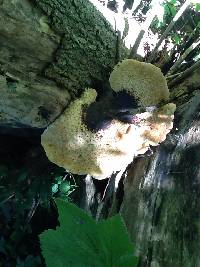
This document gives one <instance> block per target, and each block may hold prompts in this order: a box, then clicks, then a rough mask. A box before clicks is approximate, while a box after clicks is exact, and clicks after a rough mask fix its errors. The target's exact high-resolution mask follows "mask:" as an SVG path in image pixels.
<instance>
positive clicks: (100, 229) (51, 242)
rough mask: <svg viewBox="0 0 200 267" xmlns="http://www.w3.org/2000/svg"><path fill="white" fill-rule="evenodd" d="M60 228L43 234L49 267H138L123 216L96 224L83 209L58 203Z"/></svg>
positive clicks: (44, 253)
mask: <svg viewBox="0 0 200 267" xmlns="http://www.w3.org/2000/svg"><path fill="white" fill-rule="evenodd" d="M56 204H57V207H58V211H59V222H60V227H57V229H56V230H47V231H45V232H44V233H42V234H41V235H40V242H41V248H42V253H43V256H44V258H45V261H46V266H47V267H55V266H56V267H65V266H70V267H86V266H87V267H130V266H131V267H134V266H136V265H135V264H136V258H135V257H134V256H133V245H132V243H131V242H130V240H129V238H128V235H127V232H126V228H125V225H124V224H123V222H122V219H121V217H120V216H119V215H117V216H115V217H112V218H110V219H108V220H106V221H103V222H100V223H96V222H95V221H94V220H93V219H92V218H91V217H89V216H88V215H87V214H86V213H85V212H84V211H83V210H81V209H79V208H78V207H77V206H75V205H74V204H72V203H67V202H65V201H63V200H57V201H56Z"/></svg>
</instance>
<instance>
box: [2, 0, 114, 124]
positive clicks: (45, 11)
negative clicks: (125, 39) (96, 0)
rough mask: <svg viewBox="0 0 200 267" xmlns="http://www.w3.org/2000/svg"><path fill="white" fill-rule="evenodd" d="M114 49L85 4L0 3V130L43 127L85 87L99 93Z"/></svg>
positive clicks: (108, 32)
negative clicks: (96, 89) (95, 89)
mask: <svg viewBox="0 0 200 267" xmlns="http://www.w3.org/2000/svg"><path fill="white" fill-rule="evenodd" d="M116 44H117V36H116V34H115V32H114V31H113V29H112V27H111V26H110V25H109V23H107V22H106V20H105V18H104V17H103V16H102V15H101V13H100V12H98V11H97V10H96V9H95V8H94V6H93V5H92V4H91V3H90V2H89V1H75V0H69V1H64V0H63V1H59V0H51V1H45V0H43V1H38V0H18V1H6V0H2V1H0V93H1V98H0V107H1V109H0V127H1V128H2V127H3V128H4V129H5V127H7V128H9V127H21V128H22V127H35V128H44V127H46V126H47V125H48V124H49V123H50V122H52V121H53V120H54V119H55V118H56V117H57V116H59V114H60V113H61V112H62V110H63V109H64V108H65V107H66V106H67V105H68V103H69V101H70V99H71V98H73V97H74V96H75V95H78V94H80V93H81V92H82V91H83V90H84V88H85V87H94V86H95V87H101V85H102V84H103V83H104V82H105V81H106V79H107V78H108V75H109V72H110V70H111V68H112V67H113V66H114V64H115V56H116Z"/></svg>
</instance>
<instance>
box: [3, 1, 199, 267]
mask: <svg viewBox="0 0 200 267" xmlns="http://www.w3.org/2000/svg"><path fill="white" fill-rule="evenodd" d="M0 7H1V8H0V93H1V98H0V132H3V133H7V132H12V133H13V128H20V129H26V128H31V129H44V128H45V127H46V126H47V125H48V124H49V123H51V122H52V121H54V120H55V119H56V117H57V116H59V115H60V114H61V113H62V111H63V109H64V108H65V107H66V106H67V105H68V104H69V102H70V101H71V99H73V98H74V97H75V96H77V95H79V94H80V93H81V92H82V91H83V90H84V88H85V87H93V86H94V88H96V89H99V90H100V91H101V90H104V88H105V87H104V86H105V84H106V80H107V79H108V77H109V73H110V70H111V69H112V67H113V66H114V65H115V63H116V56H117V53H116V50H117V49H116V48H117V47H116V46H117V37H116V34H115V32H114V31H113V29H112V28H111V26H110V25H109V24H108V23H107V22H106V20H105V19H104V17H103V16H102V15H101V14H100V13H99V12H97V11H96V10H95V8H94V7H93V5H92V4H91V3H90V2H89V1H86V0H67V1H66V0H16V1H7V0H0ZM199 74H200V72H196V73H194V75H193V76H192V77H190V78H189V79H187V80H186V81H185V82H183V83H182V84H181V85H179V86H177V87H175V88H172V94H171V95H172V98H173V99H174V101H175V102H176V103H177V104H178V108H177V112H176V114H175V126H174V130H173V132H171V133H170V134H169V135H168V137H167V140H166V141H165V143H163V144H162V145H160V146H159V147H158V148H157V149H155V152H154V154H153V155H152V156H151V157H143V158H137V159H135V160H134V162H133V163H132V164H131V166H130V167H129V169H128V171H127V175H126V178H125V179H124V188H123V190H124V194H122V191H121V192H120V195H117V197H116V194H114V197H113V199H114V202H113V203H112V205H110V202H111V199H112V192H113V191H112V190H111V192H110V191H109V190H108V191H107V192H109V194H107V192H105V193H106V194H105V197H104V196H102V195H98V192H97V193H96V199H97V200H95V187H96V188H100V189H99V191H102V183H104V186H105V181H94V184H93V180H92V178H91V177H87V181H86V182H87V183H88V184H89V186H87V185H86V188H85V187H84V186H83V192H84V195H83V197H82V198H80V200H79V204H80V206H82V207H85V209H87V210H88V211H91V213H92V214H93V215H95V216H96V218H97V217H98V218H100V217H102V216H104V217H105V216H107V215H108V214H112V213H113V212H115V210H119V209H120V212H121V214H122V216H123V218H124V220H125V222H126V225H127V227H128V230H129V232H130V235H131V238H132V240H133V242H134V244H135V246H136V249H137V254H138V255H139V257H140V261H139V266H140V267H148V266H149V267H150V266H151V267H174V266H176V267H198V266H200V253H199V251H200V206H199V199H198V198H199V195H200V188H199V184H200V154H199V150H200V122H199V119H200V93H199V91H198V89H199V88H200V80H199ZM13 134H16V132H14V133H13ZM40 148H41V147H40ZM5 149H6V148H5ZM35 158H36V162H37V161H38V158H37V157H35ZM36 162H35V165H34V168H35V169H37V164H36ZM41 162H42V160H41V161H40V165H41ZM40 169H41V166H40ZM83 182H84V179H83ZM110 184H111V186H113V181H111V183H110ZM82 185H83V184H82ZM121 185H122V183H121V184H120V188H121V189H122V186H121ZM88 188H89V189H90V190H88ZM96 191H97V189H96ZM83 198H84V199H83ZM95 201H96V203H97V204H96V206H95ZM121 202H122V203H121ZM104 203H105V204H104ZM108 203H109V204H108ZM120 204H121V208H119V206H120ZM97 206H98V207H97ZM110 206H111V208H110V210H109V209H108V207H110ZM101 212H102V213H103V215H102V216H100V213H101Z"/></svg>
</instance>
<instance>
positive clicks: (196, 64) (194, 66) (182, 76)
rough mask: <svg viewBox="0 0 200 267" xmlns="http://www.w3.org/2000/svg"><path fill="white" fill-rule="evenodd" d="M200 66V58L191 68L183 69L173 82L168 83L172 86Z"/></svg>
mask: <svg viewBox="0 0 200 267" xmlns="http://www.w3.org/2000/svg"><path fill="white" fill-rule="evenodd" d="M198 68H200V59H199V60H198V61H197V62H196V63H195V64H194V65H193V66H191V67H190V68H188V69H186V70H185V71H183V72H182V73H181V74H180V75H179V76H178V77H177V78H174V79H173V80H172V81H171V82H169V83H168V86H169V87H170V88H171V87H173V86H174V85H175V84H177V83H178V82H180V81H181V80H182V79H184V78H185V77H187V76H188V75H189V74H190V73H192V72H194V71H195V70H196V69H198Z"/></svg>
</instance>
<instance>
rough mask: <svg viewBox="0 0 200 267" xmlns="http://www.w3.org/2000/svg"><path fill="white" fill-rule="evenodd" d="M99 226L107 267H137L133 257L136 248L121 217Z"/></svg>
mask: <svg viewBox="0 0 200 267" xmlns="http://www.w3.org/2000/svg"><path fill="white" fill-rule="evenodd" d="M98 226H99V237H100V239H101V243H102V245H103V247H104V251H105V252H106V254H105V257H106V264H107V265H106V266H108V267H110V266H113V267H117V266H119V267H120V266H123V267H124V266H135V264H136V263H137V261H136V258H135V257H134V256H133V252H134V247H133V244H132V243H131V241H130V239H129V236H128V233H127V230H126V227H125V225H124V223H123V221H122V218H121V216H120V215H119V214H118V215H115V216H113V217H111V218H109V219H107V220H105V221H103V222H101V223H99V225H98ZM125 263H129V265H125ZM130 263H131V264H130Z"/></svg>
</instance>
